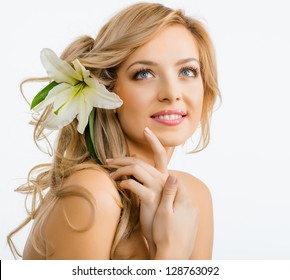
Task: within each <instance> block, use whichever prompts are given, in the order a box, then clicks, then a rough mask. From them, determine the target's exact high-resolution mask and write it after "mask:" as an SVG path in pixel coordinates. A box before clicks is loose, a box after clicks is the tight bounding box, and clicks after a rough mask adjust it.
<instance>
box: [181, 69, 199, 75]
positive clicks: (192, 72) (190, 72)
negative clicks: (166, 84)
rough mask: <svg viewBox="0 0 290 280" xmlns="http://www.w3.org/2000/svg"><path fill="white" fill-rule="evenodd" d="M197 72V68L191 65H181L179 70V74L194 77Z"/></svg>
mask: <svg viewBox="0 0 290 280" xmlns="http://www.w3.org/2000/svg"><path fill="white" fill-rule="evenodd" d="M197 74H198V70H197V69H196V68H193V67H183V68H182V69H181V70H180V75H181V76H184V77H196V76H197Z"/></svg>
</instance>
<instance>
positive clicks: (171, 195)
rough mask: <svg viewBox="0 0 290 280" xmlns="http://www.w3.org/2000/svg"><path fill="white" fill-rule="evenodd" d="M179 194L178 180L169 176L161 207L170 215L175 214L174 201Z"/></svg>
mask: <svg viewBox="0 0 290 280" xmlns="http://www.w3.org/2000/svg"><path fill="white" fill-rule="evenodd" d="M176 193H177V178H176V177H174V176H172V175H169V176H168V178H167V180H166V183H165V185H164V188H163V192H162V198H161V202H160V205H159V207H162V208H164V209H165V210H167V211H168V212H169V213H173V205H174V200H175V197H176Z"/></svg>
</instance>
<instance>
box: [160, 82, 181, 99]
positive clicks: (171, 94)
mask: <svg viewBox="0 0 290 280" xmlns="http://www.w3.org/2000/svg"><path fill="white" fill-rule="evenodd" d="M181 98H182V94H181V87H180V85H179V84H178V81H177V80H176V79H174V78H173V77H164V78H163V79H161V80H160V84H159V88H158V100H159V101H160V102H169V103H172V102H175V101H179V100H181Z"/></svg>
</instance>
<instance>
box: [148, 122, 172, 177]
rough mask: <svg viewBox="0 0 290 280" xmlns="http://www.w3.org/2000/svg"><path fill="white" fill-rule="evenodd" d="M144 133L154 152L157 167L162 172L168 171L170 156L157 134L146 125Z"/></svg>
mask: <svg viewBox="0 0 290 280" xmlns="http://www.w3.org/2000/svg"><path fill="white" fill-rule="evenodd" d="M144 135H145V138H146V140H147V141H148V143H149V144H150V146H151V149H152V151H153V153H154V162H155V167H156V169H158V170H159V171H160V172H162V173H167V164H168V158H167V154H166V151H165V149H164V147H163V146H162V144H161V143H160V141H159V139H158V138H157V137H156V135H155V134H154V133H153V132H152V131H151V130H150V129H149V128H148V127H145V129H144Z"/></svg>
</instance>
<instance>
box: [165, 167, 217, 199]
mask: <svg viewBox="0 0 290 280" xmlns="http://www.w3.org/2000/svg"><path fill="white" fill-rule="evenodd" d="M170 172H171V173H172V174H173V175H175V176H176V177H177V178H179V179H181V181H182V182H183V183H184V184H185V186H186V189H187V191H188V192H189V194H190V195H191V196H192V197H195V199H194V201H196V202H198V201H200V202H204V200H211V194H210V191H209V188H208V187H207V186H206V184H205V183H204V182H202V181H201V180H199V179H198V178H196V177H194V176H193V175H191V174H189V173H186V172H183V171H179V170H171V171H170ZM198 204H199V203H198Z"/></svg>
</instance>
